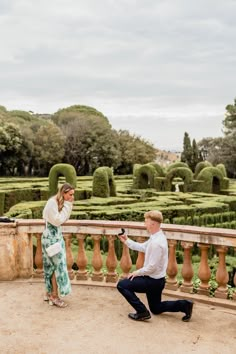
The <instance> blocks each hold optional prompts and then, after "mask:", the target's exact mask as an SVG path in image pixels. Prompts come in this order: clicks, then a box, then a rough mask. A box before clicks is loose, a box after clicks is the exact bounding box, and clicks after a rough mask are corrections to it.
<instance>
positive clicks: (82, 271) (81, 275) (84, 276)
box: [76, 234, 88, 280]
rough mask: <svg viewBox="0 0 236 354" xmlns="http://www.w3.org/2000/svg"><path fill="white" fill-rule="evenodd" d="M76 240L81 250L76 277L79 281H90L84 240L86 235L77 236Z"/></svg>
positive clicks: (79, 250) (79, 251)
mask: <svg viewBox="0 0 236 354" xmlns="http://www.w3.org/2000/svg"><path fill="white" fill-rule="evenodd" d="M76 238H77V240H78V244H79V249H78V257H77V262H76V263H77V265H78V267H79V269H78V271H77V275H76V279H77V280H88V272H87V269H86V266H87V264H88V259H87V256H86V252H85V248H84V239H85V235H82V234H76Z"/></svg>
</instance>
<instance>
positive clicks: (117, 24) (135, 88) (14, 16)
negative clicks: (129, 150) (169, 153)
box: [0, 0, 236, 147]
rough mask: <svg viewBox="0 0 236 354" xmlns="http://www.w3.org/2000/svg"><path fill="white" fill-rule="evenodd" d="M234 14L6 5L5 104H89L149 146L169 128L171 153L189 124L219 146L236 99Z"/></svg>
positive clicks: (184, 5)
mask: <svg viewBox="0 0 236 354" xmlns="http://www.w3.org/2000/svg"><path fill="white" fill-rule="evenodd" d="M235 12H236V3H235V1H230V0H228V1H225V2H220V1H218V2H215V1H213V0H205V1H203V0H199V1H198V2H192V1H188V0H176V1H175V2H173V1H170V0H147V1H143V0H119V1H115V0H101V1H97V0H88V1H82V0H68V1H63V0H52V1H49V2H48V1H46V0H41V1H38V2H32V1H29V0H8V1H0V25H1V29H2V30H1V32H0V40H1V43H2V44H1V57H0V65H1V73H0V97H1V102H0V103H1V104H3V105H5V106H6V107H7V108H9V109H16V108H17V109H25V110H33V111H37V112H48V113H52V112H55V111H56V110H58V109H59V108H62V107H66V106H68V105H72V104H87V105H90V106H93V107H95V108H97V109H98V110H101V111H102V112H103V113H104V114H105V115H106V116H107V117H108V118H109V119H111V120H112V123H113V124H114V125H115V126H116V127H117V128H119V127H120V128H122V127H123V126H128V127H129V129H130V130H131V132H132V131H133V132H134V133H136V132H137V133H140V134H141V135H143V136H145V137H150V139H153V133H152V131H153V130H154V129H153V127H152V129H149V128H148V127H149V125H151V124H159V120H158V119H162V122H163V121H164V120H165V123H163V124H162V126H163V128H162V135H163V134H164V133H165V132H164V128H166V129H167V131H168V134H167V137H166V138H165V139H164V141H165V143H166V144H167V145H168V144H169V145H170V147H171V146H172V144H173V137H172V138H169V136H170V131H169V130H170V129H174V131H175V134H177V133H178V132H179V133H181V134H182V131H183V130H184V127H185V126H186V124H187V123H188V124H192V126H194V132H196V135H198V136H200V135H201V134H205V132H206V133H209V134H210V135H212V136H214V134H217V132H219V131H220V127H221V121H222V119H223V117H224V109H225V106H226V105H227V104H229V103H231V102H233V99H234V96H235V74H236V73H235V71H236V69H235V57H236V47H235V46H234V45H233V43H234V41H235V36H236V25H235ZM221 115H222V116H221ZM138 117H146V118H145V124H143V123H142V122H143V119H140V121H138V123H137V120H138V119H139V118H138ZM157 117H159V118H158V119H157ZM201 117H204V118H201ZM198 119H202V122H204V125H205V127H204V128H202V127H200V125H199V124H196V125H194V122H195V121H196V120H198ZM214 119H215V122H217V123H216V124H215V125H216V126H217V129H216V128H215V127H214V126H213V124H212V122H213V120H214ZM125 120H127V122H126V123H125ZM168 122H178V127H177V128H176V127H173V125H168V124H167V123H168ZM124 123H125V124H124ZM157 128H158V130H160V127H157V126H155V129H157ZM189 128H191V127H189ZM202 137H203V136H202ZM154 139H155V137H154ZM181 139H182V136H181ZM155 143H156V140H155ZM157 143H158V142H157Z"/></svg>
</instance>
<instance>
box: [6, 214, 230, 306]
mask: <svg viewBox="0 0 236 354" xmlns="http://www.w3.org/2000/svg"><path fill="white" fill-rule="evenodd" d="M44 227H45V225H44V221H43V220H26V219H25V220H16V221H15V222H14V223H0V281H3V280H14V279H17V278H24V279H26V278H28V279H32V278H34V279H41V278H42V279H43V262H42V249H41V235H42V232H43V230H44ZM121 227H123V228H125V230H126V233H127V235H128V236H129V237H131V238H132V239H134V240H136V241H138V242H144V241H145V240H146V239H147V238H148V233H147V231H146V230H145V226H144V223H140V222H122V221H97V220H94V221H92V220H69V221H67V222H66V223H65V224H64V225H63V226H62V228H63V235H64V239H65V245H66V255H67V267H68V273H69V276H70V279H71V280H72V282H73V283H80V284H81V283H83V284H84V283H86V282H90V284H91V283H92V282H94V284H95V283H98V282H99V283H101V285H109V284H110V285H112V284H113V286H114V285H115V283H116V282H117V280H118V274H117V272H116V269H117V266H118V260H117V256H116V253H115V247H114V242H115V239H116V235H117V234H118V232H119V231H120V228H121ZM162 229H163V231H164V232H165V234H166V236H167V239H168V245H169V262H168V267H167V280H166V286H165V292H166V293H168V292H169V293H171V294H172V295H173V294H176V295H179V296H183V294H184V295H185V296H186V297H194V298H195V299H196V298H198V299H201V300H202V301H203V302H204V301H205V302H206V299H207V298H209V292H210V284H209V281H210V278H211V269H210V267H209V264H208V252H209V249H210V247H211V246H214V247H215V249H216V252H217V255H218V266H217V271H216V275H215V279H216V282H217V285H218V286H217V289H216V291H215V294H214V298H215V299H217V298H218V299H222V300H223V302H224V306H225V305H226V306H229V307H233V308H235V309H236V301H235V300H236V293H234V294H233V296H232V298H231V299H230V300H229V299H228V282H229V275H228V272H227V269H226V255H227V252H228V250H229V248H233V249H234V250H236V230H230V229H217V228H206V227H196V226H184V225H170V224H163V225H162ZM88 235H90V236H91V237H92V239H93V241H94V247H93V256H92V260H91V267H92V272H91V273H88V270H87V268H88V267H87V266H88V259H87V255H86V252H85V239H86V237H87V236H88ZM73 236H75V237H76V240H77V242H78V253H77V256H76V257H75V258H76V259H74V257H73V253H72V248H71V240H72V237H73ZM103 236H105V237H106V238H107V240H108V253H107V256H106V261H105V264H103V258H102V254H101V250H100V241H101V238H102V237H103ZM33 238H35V240H36V252H35V255H34V253H33ZM178 243H180V245H181V247H182V249H183V254H184V258H183V265H182V269H181V275H182V278H183V281H182V283H181V285H180V286H179V284H178V281H177V273H178V266H177V262H176V248H177V244H178ZM194 246H195V247H198V248H199V253H200V265H199V269H198V278H199V280H200V284H199V287H198V288H197V289H195V291H193V281H192V279H193V275H194V273H193V265H192V249H193V247H194ZM122 247H123V249H122V257H121V259H120V261H119V265H120V268H121V270H122V274H121V275H120V277H121V278H123V277H126V276H127V274H128V273H129V271H130V269H131V267H132V262H131V257H130V253H129V249H128V248H127V246H125V245H122ZM143 261H144V254H143V253H141V252H139V253H138V257H137V261H136V268H137V269H138V268H140V267H142V265H143ZM74 263H76V264H77V265H78V268H79V269H78V270H77V271H75V270H73V269H72V266H73V264H74ZM34 265H35V266H36V267H35V268H34ZM104 267H105V269H106V271H105V272H104V271H103V269H104ZM233 281H234V286H236V274H235V275H234V280H233ZM204 299H205V300H204Z"/></svg>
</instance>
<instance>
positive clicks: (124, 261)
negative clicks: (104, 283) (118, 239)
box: [120, 243, 132, 279]
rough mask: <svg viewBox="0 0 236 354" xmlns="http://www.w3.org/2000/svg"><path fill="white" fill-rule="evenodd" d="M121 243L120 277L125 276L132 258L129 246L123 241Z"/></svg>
mask: <svg viewBox="0 0 236 354" xmlns="http://www.w3.org/2000/svg"><path fill="white" fill-rule="evenodd" d="M122 245H123V249H122V256H121V259H120V267H121V269H122V272H123V273H122V274H121V276H120V278H121V279H124V278H127V276H128V274H129V272H130V269H131V267H132V260H131V257H130V253H129V247H128V246H126V245H125V244H124V243H122Z"/></svg>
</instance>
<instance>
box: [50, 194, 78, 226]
mask: <svg viewBox="0 0 236 354" xmlns="http://www.w3.org/2000/svg"><path fill="white" fill-rule="evenodd" d="M72 206H73V204H72V203H71V202H68V201H65V202H64V206H63V208H62V210H61V211H58V205H57V201H56V199H55V198H51V199H49V200H48V202H47V204H46V206H45V208H44V211H43V218H44V219H45V220H46V221H48V222H50V224H52V225H54V226H60V225H62V224H63V223H64V222H65V221H66V220H68V219H69V217H70V214H71V211H72Z"/></svg>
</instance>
